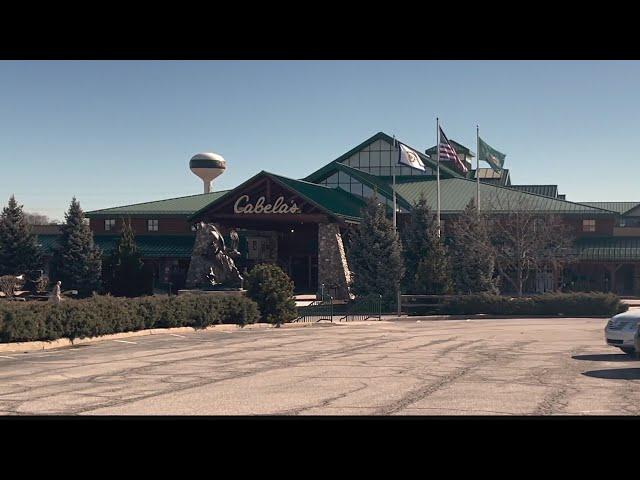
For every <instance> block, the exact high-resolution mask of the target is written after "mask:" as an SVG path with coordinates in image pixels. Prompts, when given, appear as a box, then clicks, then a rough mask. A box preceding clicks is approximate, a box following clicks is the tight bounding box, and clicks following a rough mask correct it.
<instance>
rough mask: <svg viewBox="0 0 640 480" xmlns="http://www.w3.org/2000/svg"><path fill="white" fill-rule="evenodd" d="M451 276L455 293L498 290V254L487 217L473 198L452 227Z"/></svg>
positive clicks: (492, 291)
mask: <svg viewBox="0 0 640 480" xmlns="http://www.w3.org/2000/svg"><path fill="white" fill-rule="evenodd" d="M451 234H452V235H451V245H450V250H449V251H450V255H451V267H452V268H451V276H452V280H453V286H454V290H455V292H456V293H459V294H467V293H483V292H486V293H498V287H497V278H496V277H495V276H494V270H495V254H494V251H493V248H492V246H491V239H490V237H489V230H488V228H487V223H486V218H485V217H484V216H482V215H478V209H477V208H476V206H475V203H474V202H473V201H471V202H469V204H468V205H467V207H466V208H465V209H464V212H463V213H462V214H461V215H460V216H459V217H458V218H457V219H456V220H455V221H454V222H453V226H452V228H451Z"/></svg>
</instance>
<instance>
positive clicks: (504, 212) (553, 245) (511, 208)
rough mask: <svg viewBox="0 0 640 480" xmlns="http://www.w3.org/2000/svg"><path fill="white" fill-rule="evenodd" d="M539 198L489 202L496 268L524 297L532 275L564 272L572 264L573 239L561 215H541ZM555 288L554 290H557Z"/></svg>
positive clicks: (503, 198)
mask: <svg viewBox="0 0 640 480" xmlns="http://www.w3.org/2000/svg"><path fill="white" fill-rule="evenodd" d="M537 200H538V199H537V198H531V199H529V198H527V197H526V196H519V197H517V198H516V199H515V200H514V197H511V196H510V195H507V194H505V195H500V196H498V195H495V196H493V197H492V198H490V199H487V203H486V204H488V205H490V207H491V208H490V209H491V210H492V216H491V222H490V223H491V227H490V229H491V240H492V245H493V248H494V251H495V258H496V268H497V270H498V272H499V273H500V276H501V277H502V278H503V280H506V281H507V282H508V283H509V284H510V285H511V286H512V287H513V289H514V290H515V291H516V292H517V293H518V295H522V293H523V287H524V284H525V282H526V281H527V279H528V278H529V276H530V275H531V272H534V271H544V270H546V269H553V271H554V272H556V271H558V269H561V268H562V267H563V266H564V265H566V264H567V263H568V262H570V261H571V260H572V246H573V238H572V235H571V232H570V229H569V227H568V226H567V225H566V224H565V223H564V222H563V221H562V219H561V218H560V217H559V216H558V215H554V214H552V215H549V214H544V215H543V214H540V213H538V212H537V210H536V208H535V205H534V204H535V202H537ZM557 287H558V286H557V285H555V286H554V290H555V289H557Z"/></svg>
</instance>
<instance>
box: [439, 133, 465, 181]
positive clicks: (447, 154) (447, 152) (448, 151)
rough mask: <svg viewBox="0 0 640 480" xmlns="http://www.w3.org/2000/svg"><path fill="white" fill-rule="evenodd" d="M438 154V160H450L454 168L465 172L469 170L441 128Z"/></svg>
mask: <svg viewBox="0 0 640 480" xmlns="http://www.w3.org/2000/svg"><path fill="white" fill-rule="evenodd" d="M438 154H439V155H440V160H451V161H452V162H453V164H454V165H455V166H456V168H457V169H458V170H460V171H461V172H463V173H467V172H468V171H469V169H468V168H467V166H466V165H465V164H464V163H462V160H460V158H459V157H458V154H457V153H456V151H455V149H454V148H453V147H452V146H451V144H450V143H449V139H448V138H447V136H446V135H445V134H444V132H443V131H442V128H440V146H439V148H438Z"/></svg>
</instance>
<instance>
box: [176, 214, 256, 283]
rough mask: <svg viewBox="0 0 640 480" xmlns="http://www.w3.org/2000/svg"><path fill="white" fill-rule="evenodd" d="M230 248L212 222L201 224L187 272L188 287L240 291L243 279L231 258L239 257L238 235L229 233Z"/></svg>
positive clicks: (233, 232) (232, 232)
mask: <svg viewBox="0 0 640 480" xmlns="http://www.w3.org/2000/svg"><path fill="white" fill-rule="evenodd" d="M230 238H231V248H228V247H227V246H226V245H225V240H224V237H223V235H222V233H221V232H220V230H218V228H217V227H216V226H215V225H213V224H211V223H204V222H200V224H199V225H198V228H197V233H196V239H195V244H194V247H193V252H192V254H191V264H190V265H189V271H188V273H187V281H186V287H187V288H211V287H221V286H222V287H227V288H242V284H243V281H244V279H243V278H242V275H240V272H239V271H238V268H237V267H236V265H235V263H234V261H233V258H232V256H238V255H239V254H240V253H239V252H238V250H237V248H238V234H237V233H236V232H235V231H234V230H232V231H231V234H230Z"/></svg>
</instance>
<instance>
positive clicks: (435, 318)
mask: <svg viewBox="0 0 640 480" xmlns="http://www.w3.org/2000/svg"><path fill="white" fill-rule="evenodd" d="M538 318H541V319H551V318H552V319H556V320H557V319H567V318H602V319H605V318H611V316H609V315H607V316H598V315H591V316H588V317H587V316H584V317H580V316H570V315H491V314H488V313H487V314H483V313H478V314H473V315H413V316H412V315H407V316H402V317H390V318H383V319H382V320H383V321H388V322H407V321H409V322H413V321H416V320H420V321H438V320H519V319H527V320H535V319H538Z"/></svg>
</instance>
